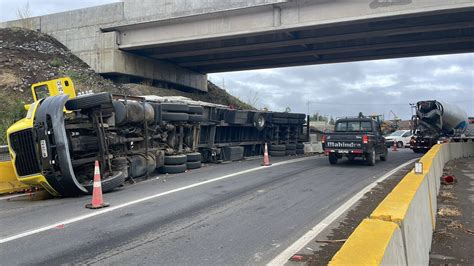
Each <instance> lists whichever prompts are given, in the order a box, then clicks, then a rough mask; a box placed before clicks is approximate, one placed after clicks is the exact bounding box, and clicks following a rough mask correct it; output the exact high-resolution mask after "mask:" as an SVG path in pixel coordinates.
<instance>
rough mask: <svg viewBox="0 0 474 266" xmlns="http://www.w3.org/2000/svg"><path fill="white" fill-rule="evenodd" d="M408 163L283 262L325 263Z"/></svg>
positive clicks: (373, 207)
mask: <svg viewBox="0 0 474 266" xmlns="http://www.w3.org/2000/svg"><path fill="white" fill-rule="evenodd" d="M413 166H414V163H410V164H408V165H406V166H404V167H403V168H401V169H399V170H398V171H396V172H395V173H394V174H392V175H391V176H390V177H388V178H387V179H385V180H384V181H382V182H379V183H378V184H377V185H376V186H375V187H374V188H372V189H371V190H370V191H369V192H367V193H366V194H364V196H363V197H362V198H361V199H360V200H359V201H358V202H357V203H356V204H355V205H354V206H352V207H351V208H350V209H349V210H347V211H346V212H344V213H343V214H342V215H341V216H340V217H339V218H338V219H337V220H335V221H334V222H333V223H331V224H330V225H329V226H328V227H327V228H325V229H324V230H323V231H322V232H321V233H320V234H318V235H317V236H316V237H315V238H314V239H312V240H311V241H310V242H309V243H308V244H307V245H306V246H305V247H304V248H302V249H301V250H300V251H298V252H297V253H295V255H297V256H294V257H293V258H292V259H290V261H288V263H286V265H301V264H305V265H327V263H328V262H329V261H330V260H331V258H332V257H333V256H334V254H336V252H337V251H338V250H339V249H340V248H341V247H342V245H343V244H344V242H345V240H346V239H347V238H348V237H349V236H350V235H351V234H352V232H353V231H354V229H355V228H356V227H357V226H358V225H359V224H360V223H361V222H362V220H363V219H364V218H367V217H368V216H370V213H372V212H373V210H374V209H375V208H376V207H377V206H378V205H379V203H380V202H381V201H382V200H383V199H384V198H385V197H386V196H387V195H388V194H389V193H390V192H391V191H392V190H393V188H394V187H395V186H396V185H397V184H398V183H399V182H400V180H401V179H402V178H403V177H404V176H405V175H406V174H407V173H408V172H409V171H410V170H411V169H413Z"/></svg>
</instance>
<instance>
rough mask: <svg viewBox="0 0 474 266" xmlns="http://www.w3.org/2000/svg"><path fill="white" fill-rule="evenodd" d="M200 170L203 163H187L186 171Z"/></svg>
mask: <svg viewBox="0 0 474 266" xmlns="http://www.w3.org/2000/svg"><path fill="white" fill-rule="evenodd" d="M198 168H201V161H196V162H187V163H186V169H188V170H192V169H198Z"/></svg>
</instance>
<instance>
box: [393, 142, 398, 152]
mask: <svg viewBox="0 0 474 266" xmlns="http://www.w3.org/2000/svg"><path fill="white" fill-rule="evenodd" d="M392 151H398V150H397V142H395V141H394V142H393V146H392Z"/></svg>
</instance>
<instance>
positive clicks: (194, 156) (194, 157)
mask: <svg viewBox="0 0 474 266" xmlns="http://www.w3.org/2000/svg"><path fill="white" fill-rule="evenodd" d="M186 157H187V161H188V162H198V161H201V159H202V156H201V153H199V152H193V153H188V154H186Z"/></svg>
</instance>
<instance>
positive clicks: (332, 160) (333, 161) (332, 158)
mask: <svg viewBox="0 0 474 266" xmlns="http://www.w3.org/2000/svg"><path fill="white" fill-rule="evenodd" d="M329 163H330V164H337V156H336V155H335V154H334V153H330V154H329Z"/></svg>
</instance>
